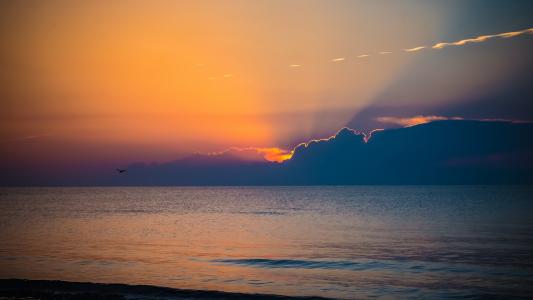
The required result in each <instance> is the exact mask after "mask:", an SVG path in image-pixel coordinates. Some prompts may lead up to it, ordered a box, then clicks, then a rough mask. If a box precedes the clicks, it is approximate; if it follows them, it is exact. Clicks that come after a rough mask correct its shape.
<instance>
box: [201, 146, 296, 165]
mask: <svg viewBox="0 0 533 300" xmlns="http://www.w3.org/2000/svg"><path fill="white" fill-rule="evenodd" d="M200 155H201V154H200ZM206 155H207V156H210V157H223V156H225V157H232V158H236V159H240V160H243V161H269V162H282V161H285V160H287V159H290V158H291V156H292V151H289V150H285V149H281V148H278V147H231V148H229V149H226V150H223V151H219V152H210V153H207V154H206Z"/></svg>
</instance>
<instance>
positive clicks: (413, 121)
mask: <svg viewBox="0 0 533 300" xmlns="http://www.w3.org/2000/svg"><path fill="white" fill-rule="evenodd" d="M462 119H463V118H461V117H444V116H422V115H419V116H414V117H409V118H399V117H377V118H376V120H377V121H378V122H381V123H388V124H396V125H401V126H405V127H408V126H414V125H419V124H424V123H429V122H433V121H442V120H462Z"/></svg>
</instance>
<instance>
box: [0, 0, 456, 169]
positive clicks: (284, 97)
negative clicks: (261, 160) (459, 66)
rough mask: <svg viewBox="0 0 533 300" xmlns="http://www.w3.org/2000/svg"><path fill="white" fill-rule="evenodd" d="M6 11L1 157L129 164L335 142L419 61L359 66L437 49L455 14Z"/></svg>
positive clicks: (129, 8)
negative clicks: (415, 49) (313, 139)
mask: <svg viewBox="0 0 533 300" xmlns="http://www.w3.org/2000/svg"><path fill="white" fill-rule="evenodd" d="M414 7H416V9H413V8H414ZM1 11H2V13H1V19H2V21H1V22H2V24H1V25H2V32H1V34H2V35H1V38H2V45H4V47H3V49H2V51H3V53H2V56H1V59H2V65H3V66H4V67H3V68H2V70H1V75H0V76H1V78H2V86H1V88H2V111H1V112H0V117H1V120H0V122H1V131H0V140H1V141H2V145H3V146H2V147H3V148H4V150H5V151H8V152H9V154H10V155H13V156H16V157H20V159H21V160H24V159H29V158H32V159H43V158H42V157H43V156H45V157H48V158H47V159H51V160H54V159H55V160H59V161H61V160H64V159H65V157H68V156H72V160H75V153H78V154H80V155H82V154H83V155H84V159H85V158H87V159H89V158H93V159H95V160H98V159H104V158H105V159H107V160H109V161H113V160H115V161H117V160H118V161H124V162H126V161H131V160H142V161H162V160H169V159H174V158H177V157H179V156H182V155H185V154H186V153H191V152H212V151H221V150H223V149H227V148H229V147H262V148H268V147H284V148H288V147H289V145H287V143H288V142H287V141H291V140H293V139H298V138H301V137H307V136H310V135H316V134H319V135H324V134H328V135H329V134H331V133H333V132H335V131H336V130H337V129H338V128H340V127H342V126H343V125H344V124H346V122H347V121H349V119H350V118H351V117H352V115H353V114H354V112H356V111H357V110H358V109H361V108H362V107H364V106H365V105H367V104H368V103H369V102H371V100H372V99H373V97H375V96H376V95H377V94H379V93H380V92H381V91H382V90H383V89H384V88H385V87H387V86H388V85H389V84H390V82H392V81H393V80H394V79H395V78H396V76H398V74H399V73H400V72H401V70H402V68H403V67H404V66H406V65H407V64H409V62H410V61H411V60H412V57H411V56H410V55H411V54H408V53H404V54H402V55H387V56H383V58H380V59H375V58H374V57H368V58H365V60H360V61H357V62H355V63H354V62H353V61H354V59H353V58H356V57H357V56H358V55H361V54H365V53H378V52H380V51H389V50H391V51H396V50H399V49H404V48H408V47H412V46H417V45H423V44H425V43H427V42H428V41H439V39H440V38H441V36H442V33H443V32H444V31H445V29H444V26H443V24H445V23H446V20H447V19H449V17H450V15H451V14H452V13H453V11H452V10H449V9H447V8H446V7H445V5H443V4H438V3H422V2H418V3H416V5H399V4H398V3H397V2H378V3H371V2H357V1H347V2H344V1H333V2H331V1H291V2H286V1H188V2H185V1H184V2H181V1H90V2H79V1H46V2H43V1H27V2H13V3H7V4H6V3H3V4H2V9H1ZM337 57H349V58H350V59H347V60H345V61H339V62H336V63H332V61H331V59H334V58H337ZM291 64H298V65H301V67H298V68H291V67H290V65H291ZM461 89H462V88H461V87H458V88H457V90H456V91H455V92H457V93H460V92H461V91H462V90H461ZM450 92H451V93H453V92H454V91H450ZM437 98H438V97H437ZM435 101H438V99H436V100H435ZM318 137H320V136H318ZM30 141H31V145H32V147H29V148H28V143H29V142H30ZM23 148H24V149H23ZM6 149H7V150H6ZM65 152H70V153H65ZM72 152H75V153H72ZM25 155H26V156H27V157H26V158H24V157H25ZM36 157H39V158H36Z"/></svg>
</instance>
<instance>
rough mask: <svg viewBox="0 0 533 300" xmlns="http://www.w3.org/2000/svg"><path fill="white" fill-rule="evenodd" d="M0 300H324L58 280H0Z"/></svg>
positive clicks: (319, 299) (319, 298)
mask: <svg viewBox="0 0 533 300" xmlns="http://www.w3.org/2000/svg"><path fill="white" fill-rule="evenodd" d="M0 299H25V300H33V299H43V300H48V299H61V300H70V299H87V300H88V299H95V300H99V299H101V300H104V299H105V300H121V299H152V300H163V299H165V300H166V299H176V300H180V299H217V300H220V299H277V300H289V299H300V300H326V299H328V298H323V297H290V296H280V295H268V294H245V293H230V292H219V291H210V290H186V289H174V288H168V287H160V286H151V285H128V284H115V283H113V284H106V283H90V282H69V281H60V280H26V279H0Z"/></svg>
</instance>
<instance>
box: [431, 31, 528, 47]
mask: <svg viewBox="0 0 533 300" xmlns="http://www.w3.org/2000/svg"><path fill="white" fill-rule="evenodd" d="M523 34H533V28H528V29H524V30H520V31H511V32H504V33H499V34H491V35H480V36H478V37H475V38H470V39H464V40H460V41H457V42H441V43H437V44H435V45H433V46H432V47H431V48H433V49H443V48H445V47H449V46H464V45H466V44H471V43H481V42H485V41H488V40H490V39H494V38H511V37H515V36H519V35H523Z"/></svg>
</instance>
